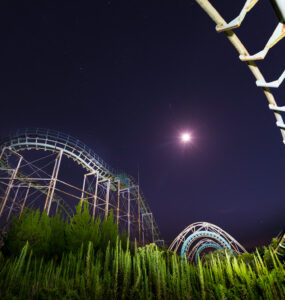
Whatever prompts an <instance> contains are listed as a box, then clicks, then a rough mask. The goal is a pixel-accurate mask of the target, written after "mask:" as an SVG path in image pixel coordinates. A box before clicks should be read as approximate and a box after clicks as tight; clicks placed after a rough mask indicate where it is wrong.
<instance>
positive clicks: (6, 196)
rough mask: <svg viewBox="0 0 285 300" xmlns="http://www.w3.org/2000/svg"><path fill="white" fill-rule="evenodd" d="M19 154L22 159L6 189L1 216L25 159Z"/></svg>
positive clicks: (1, 206)
mask: <svg viewBox="0 0 285 300" xmlns="http://www.w3.org/2000/svg"><path fill="white" fill-rule="evenodd" d="M12 152H13V151H12ZM2 154H3V152H2ZM2 154H1V155H2ZM17 155H18V156H19V157H20V159H19V161H18V164H17V167H16V169H14V170H13V172H12V176H11V178H10V181H9V185H8V187H7V189H6V191H5V194H4V196H3V198H2V201H1V205H0V217H1V216H2V214H3V210H4V207H5V205H6V202H7V199H8V197H9V195H10V191H11V188H12V187H13V184H14V180H15V178H16V175H17V173H18V170H19V168H20V165H21V162H22V159H23V157H22V156H21V155H19V154H17Z"/></svg>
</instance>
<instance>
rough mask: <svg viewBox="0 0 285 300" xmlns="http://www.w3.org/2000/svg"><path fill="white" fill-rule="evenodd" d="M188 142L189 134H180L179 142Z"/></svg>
mask: <svg viewBox="0 0 285 300" xmlns="http://www.w3.org/2000/svg"><path fill="white" fill-rule="evenodd" d="M190 140H191V135H190V134H189V133H186V132H185V133H182V134H181V141H182V142H183V143H187V142H190Z"/></svg>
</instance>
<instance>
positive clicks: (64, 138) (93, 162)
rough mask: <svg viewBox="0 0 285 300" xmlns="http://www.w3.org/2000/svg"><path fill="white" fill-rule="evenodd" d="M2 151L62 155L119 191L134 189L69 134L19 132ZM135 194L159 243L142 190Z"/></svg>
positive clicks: (129, 179)
mask: <svg viewBox="0 0 285 300" xmlns="http://www.w3.org/2000/svg"><path fill="white" fill-rule="evenodd" d="M5 149H10V150H12V151H14V152H15V153H21V152H22V151H25V150H31V149H35V150H44V151H51V152H55V153H62V155H64V156H66V157H68V158H71V159H73V160H74V161H75V162H77V163H78V164H79V165H81V166H82V167H83V168H84V169H86V170H87V171H88V172H89V173H96V174H98V176H99V178H101V179H103V180H110V181H111V182H116V181H118V180H119V181H120V182H121V188H125V189H126V188H131V187H133V186H137V183H136V182H135V180H134V178H133V177H131V176H130V175H127V174H125V173H119V172H117V171H116V170H115V169H113V168H112V167H110V166H109V165H108V164H107V163H105V162H104V161H103V160H102V159H101V158H100V157H99V156H98V155H97V154H96V153H95V152H94V151H93V150H92V149H90V148H89V147H88V146H86V145H85V144H84V143H82V142H81V141H79V140H78V139H75V138H73V137H72V136H70V135H67V134H64V133H61V132H58V131H54V130H49V129H23V130H18V131H17V132H16V133H14V134H12V135H11V136H10V137H8V138H5V139H4V140H2V141H1V144H0V153H1V152H2V153H3V152H4V150H5ZM3 161H4V159H3V158H2V164H3ZM20 177H22V180H24V181H29V180H28V178H24V177H25V176H24V175H22V176H20ZM38 184H39V183H38ZM39 185H40V184H39ZM136 191H137V192H136V196H137V198H138V201H139V204H140V211H141V215H142V216H143V217H144V222H145V226H149V227H152V231H153V240H154V241H158V240H160V233H159V229H158V226H157V225H156V223H155V221H154V218H153V215H152V213H151V210H150V208H149V206H148V204H147V202H146V200H145V197H144V194H143V192H142V191H141V189H137V190H136Z"/></svg>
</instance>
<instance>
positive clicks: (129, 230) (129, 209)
mask: <svg viewBox="0 0 285 300" xmlns="http://www.w3.org/2000/svg"><path fill="white" fill-rule="evenodd" d="M130 211H131V195H130V188H128V235H129V236H130V233H131V220H130Z"/></svg>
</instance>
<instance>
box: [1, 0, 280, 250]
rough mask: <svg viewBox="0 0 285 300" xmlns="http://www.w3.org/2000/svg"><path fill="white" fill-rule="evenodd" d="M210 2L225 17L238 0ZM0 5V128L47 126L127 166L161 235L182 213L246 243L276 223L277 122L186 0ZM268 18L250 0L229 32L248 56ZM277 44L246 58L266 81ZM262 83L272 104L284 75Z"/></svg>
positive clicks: (176, 228)
mask: <svg viewBox="0 0 285 300" xmlns="http://www.w3.org/2000/svg"><path fill="white" fill-rule="evenodd" d="M212 3H213V5H214V6H216V7H217V9H218V10H219V11H220V13H221V14H222V16H223V17H224V18H225V19H226V20H228V21H229V20H231V19H232V18H234V17H235V16H236V15H237V14H238V13H239V11H240V9H241V8H242V6H243V5H244V0H240V1H226V0H215V1H214V0H213V1H212ZM2 5H3V6H5V7H4V8H2V17H1V22H2V25H1V28H2V30H1V33H2V34H1V39H2V43H1V50H0V51H1V58H2V59H1V83H2V84H1V89H0V98H1V123H0V124H1V126H0V135H1V137H4V136H7V135H8V134H9V133H10V132H12V131H13V130H15V129H17V128H23V127H42V128H51V129H55V130H59V131H63V132H66V133H68V134H70V135H72V136H74V137H77V138H79V139H80V140H82V141H83V142H84V143H86V144H87V145H88V146H90V147H91V148H92V149H94V151H95V152H96V153H97V154H98V155H99V156H101V157H102V158H103V159H104V160H105V161H106V162H107V163H109V164H110V165H111V166H114V167H115V168H119V169H124V170H126V171H127V172H128V173H129V174H131V175H133V176H135V177H136V176H137V169H138V166H139V170H140V184H141V187H142V189H143V191H144V194H145V196H146V198H147V200H148V203H149V205H150V207H151V209H152V211H153V213H154V216H155V218H156V220H157V223H158V226H159V228H160V230H161V233H162V237H163V238H164V239H165V240H166V242H167V243H170V242H171V241H172V240H173V239H174V238H175V236H176V235H177V234H178V233H179V232H180V231H181V230H182V229H184V228H185V227H186V226H187V225H189V224H191V223H193V222H196V221H208V222H212V223H214V224H216V225H218V226H220V227H222V228H223V229H224V230H226V231H227V232H228V233H229V234H231V235H233V236H234V237H235V238H236V239H237V240H238V241H239V242H241V243H242V244H243V245H244V246H245V247H247V248H250V247H253V246H258V245H262V244H266V243H268V242H269V241H270V240H271V238H272V237H274V236H275V235H277V234H278V232H279V231H281V230H282V229H283V226H284V211H285V197H284V196H285V189H284V187H285V173H284V170H285V169H284V163H285V148H284V145H283V143H282V138H281V135H280V131H279V129H278V128H277V127H276V125H275V119H274V117H273V114H272V112H271V111H270V110H269V109H268V103H267V102H266V99H265V97H264V95H263V93H262V90H261V89H259V88H257V87H256V86H255V79H254V78H253V76H252V75H251V73H250V72H249V70H248V68H247V65H246V63H243V62H241V61H240V60H239V58H238V53H237V52H236V51H235V50H234V48H233V47H232V46H231V45H230V43H229V42H228V40H227V39H226V37H225V35H224V34H217V33H216V31H215V24H214V23H213V22H212V21H211V20H210V19H209V17H208V16H207V15H206V14H205V13H204V12H203V11H202V9H201V8H200V7H199V6H198V5H197V4H196V2H195V1H194V0H178V1H174V0H171V1H170V0H155V1H154V0H144V1H133V0H120V1H113V0H108V1H105V0H104V1H103V0H97V1H87V2H85V1H83V2H82V1H72V0H69V1H16V2H14V1H6V2H5V4H4V3H3V4H2ZM277 22H278V20H277V18H276V16H275V15H274V11H273V10H272V8H271V5H270V2H269V1H260V3H258V4H257V5H256V7H255V8H254V9H253V10H252V11H251V12H250V13H249V14H248V15H247V18H246V19H245V21H244V23H243V24H242V26H241V28H239V29H237V30H236V32H237V34H238V36H239V37H240V39H241V40H242V41H243V42H244V44H245V45H246V47H247V48H248V49H249V51H250V53H251V54H252V53H256V52H257V51H259V50H261V49H263V47H264V45H265V43H266V42H267V40H268V38H269V37H270V35H271V33H272V32H273V30H274V29H275V27H276V25H277ZM284 50H285V40H283V41H281V42H280V43H279V44H278V45H277V46H275V47H274V48H273V49H272V50H271V51H270V52H269V54H268V55H267V57H266V59H265V60H264V61H260V62H258V66H259V67H260V68H261V70H262V72H263V73H264V75H265V78H266V80H268V81H272V80H275V79H277V78H278V77H279V76H280V74H281V73H282V72H283V71H284V59H283V57H282V56H281V54H282V53H284ZM280 58H281V59H280ZM273 92H274V95H275V96H276V99H277V102H278V104H279V105H280V106H282V105H285V85H284V84H283V86H282V85H281V87H280V88H279V89H278V90H274V91H273ZM282 99H284V100H283V102H282ZM184 130H186V131H189V132H191V134H192V138H193V139H192V141H191V143H190V144H182V143H181V141H180V134H181V132H182V131H184Z"/></svg>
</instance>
